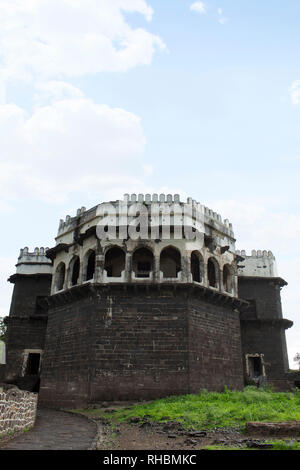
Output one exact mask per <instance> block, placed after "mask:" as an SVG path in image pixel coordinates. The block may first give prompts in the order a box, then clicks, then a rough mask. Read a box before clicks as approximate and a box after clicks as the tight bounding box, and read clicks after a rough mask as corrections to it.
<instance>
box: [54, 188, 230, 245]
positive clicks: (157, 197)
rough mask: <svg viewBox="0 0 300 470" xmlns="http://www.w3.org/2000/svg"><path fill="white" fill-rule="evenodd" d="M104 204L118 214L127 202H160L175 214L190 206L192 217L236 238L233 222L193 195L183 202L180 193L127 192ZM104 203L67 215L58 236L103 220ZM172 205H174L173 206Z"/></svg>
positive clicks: (149, 203) (130, 204)
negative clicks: (100, 213) (90, 222)
mask: <svg viewBox="0 0 300 470" xmlns="http://www.w3.org/2000/svg"><path fill="white" fill-rule="evenodd" d="M103 204H106V205H111V206H112V207H113V208H114V212H115V211H116V212H115V213H116V215H117V216H118V215H119V207H120V204H123V205H124V204H125V205H127V206H128V208H130V207H131V206H133V205H134V204H143V205H144V206H146V207H147V209H148V210H149V209H151V207H149V206H151V205H154V204H156V205H157V204H158V205H159V206H160V208H164V207H166V208H167V206H169V207H168V210H171V211H172V209H173V211H174V212H175V214H176V212H178V210H179V211H181V212H182V213H184V207H185V206H189V210H190V211H191V215H192V219H195V218H196V217H200V218H202V220H203V222H204V223H205V224H206V225H207V227H210V228H212V229H215V230H217V231H219V232H221V233H222V234H225V235H226V236H228V237H230V238H232V239H234V233H233V228H232V224H231V223H230V222H229V220H227V219H225V220H223V219H222V217H221V215H220V214H218V213H217V212H214V211H213V210H211V209H209V208H208V207H206V206H205V205H203V204H201V203H200V202H197V201H196V200H194V199H193V198H191V197H188V198H187V200H186V202H183V201H181V200H180V195H179V194H175V195H172V194H152V195H151V194H145V195H144V194H131V195H130V194H125V195H124V198H123V200H118V201H109V202H107V203H103ZM103 204H100V205H98V206H96V207H94V208H92V209H90V210H88V211H87V210H86V208H85V207H82V208H80V209H78V210H77V213H76V216H73V217H71V216H70V215H67V216H66V218H65V219H61V220H60V223H59V229H58V235H57V236H58V237H61V236H63V235H64V234H66V233H68V232H70V231H72V230H74V229H75V227H78V226H79V227H80V226H82V225H83V224H86V223H89V221H92V220H94V219H96V220H94V223H97V219H98V220H99V219H100V220H101V217H98V218H97V214H99V207H100V206H102V205H103ZM171 206H173V208H172V207H171ZM149 213H150V212H149ZM149 218H150V216H149ZM191 223H192V222H191ZM208 231H209V229H208Z"/></svg>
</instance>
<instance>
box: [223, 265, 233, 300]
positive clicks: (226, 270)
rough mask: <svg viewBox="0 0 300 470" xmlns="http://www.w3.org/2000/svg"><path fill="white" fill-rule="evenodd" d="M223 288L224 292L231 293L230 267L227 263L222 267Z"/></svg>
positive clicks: (231, 276) (231, 277)
mask: <svg viewBox="0 0 300 470" xmlns="http://www.w3.org/2000/svg"><path fill="white" fill-rule="evenodd" d="M223 288H224V291H225V292H228V293H229V294H231V293H232V289H233V275H232V267H231V266H230V265H229V264H225V266H224V267H223Z"/></svg>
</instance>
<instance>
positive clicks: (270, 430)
mask: <svg viewBox="0 0 300 470" xmlns="http://www.w3.org/2000/svg"><path fill="white" fill-rule="evenodd" d="M246 429H247V431H248V432H249V433H251V434H261V435H265V436H273V435H277V434H281V435H286V436H289V435H300V421H286V422H282V423H261V422H249V423H246Z"/></svg>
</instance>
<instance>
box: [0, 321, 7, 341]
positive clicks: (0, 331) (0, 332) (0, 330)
mask: <svg viewBox="0 0 300 470" xmlns="http://www.w3.org/2000/svg"><path fill="white" fill-rule="evenodd" d="M6 328H7V327H6V325H5V323H4V318H3V317H0V341H4V340H5V333H6Z"/></svg>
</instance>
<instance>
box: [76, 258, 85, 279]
mask: <svg viewBox="0 0 300 470" xmlns="http://www.w3.org/2000/svg"><path fill="white" fill-rule="evenodd" d="M85 278H86V273H84V272H83V261H80V264H79V276H78V281H77V284H82V283H83V282H84V281H85Z"/></svg>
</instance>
